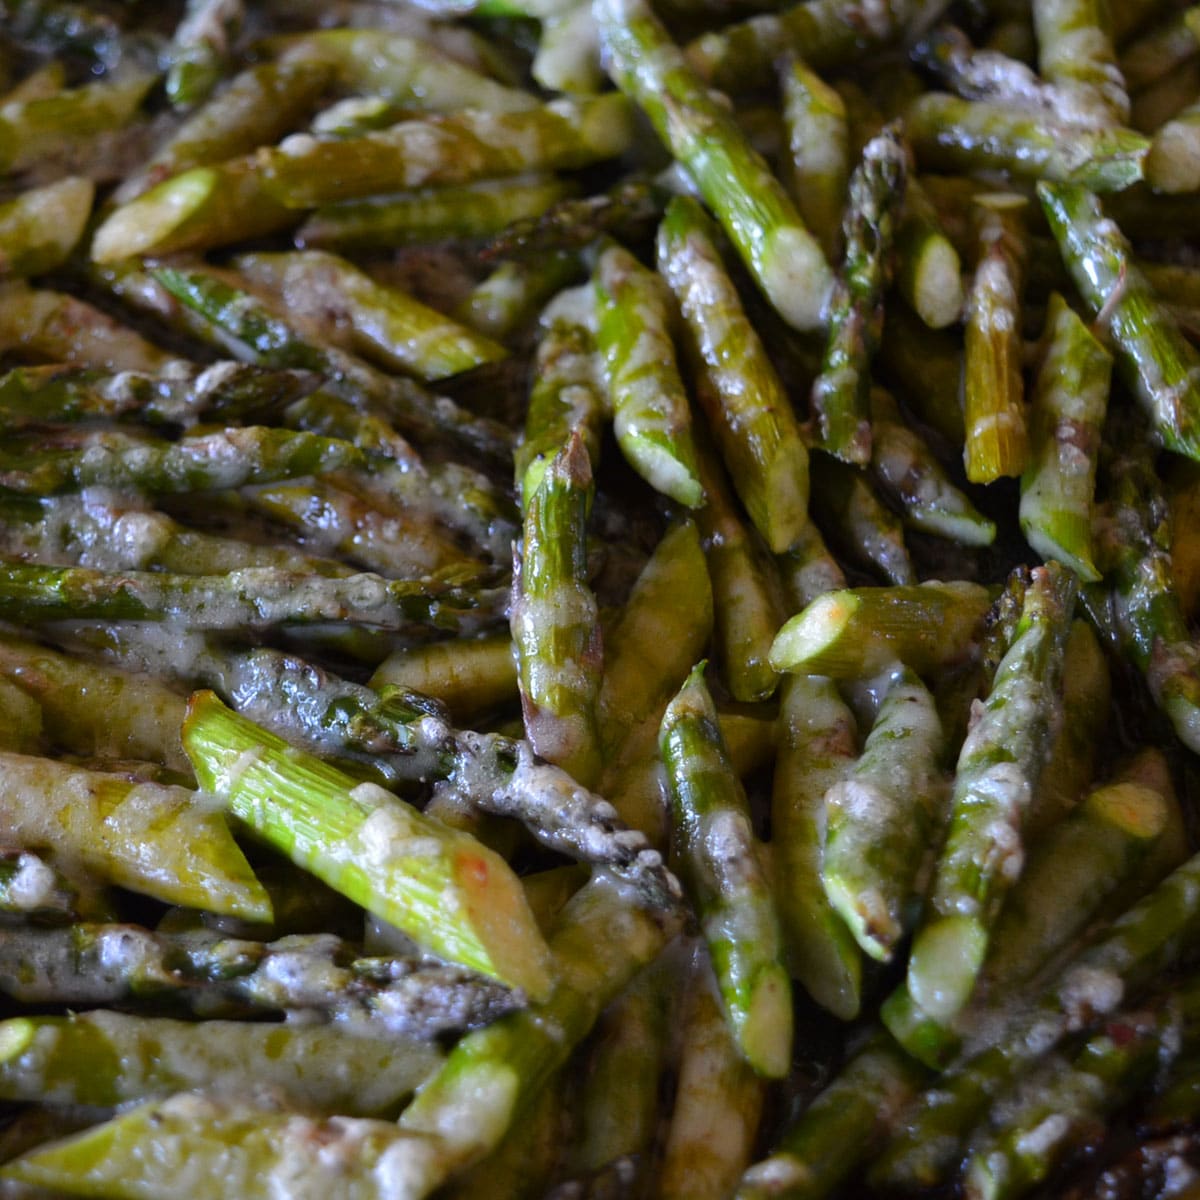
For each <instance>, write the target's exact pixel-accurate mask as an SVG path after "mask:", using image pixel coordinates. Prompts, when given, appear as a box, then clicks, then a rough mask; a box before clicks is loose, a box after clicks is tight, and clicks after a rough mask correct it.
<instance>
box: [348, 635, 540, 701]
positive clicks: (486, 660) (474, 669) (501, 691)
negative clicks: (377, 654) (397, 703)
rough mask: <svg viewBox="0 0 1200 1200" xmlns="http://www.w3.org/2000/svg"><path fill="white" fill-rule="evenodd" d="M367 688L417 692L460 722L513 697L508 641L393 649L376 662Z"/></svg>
mask: <svg viewBox="0 0 1200 1200" xmlns="http://www.w3.org/2000/svg"><path fill="white" fill-rule="evenodd" d="M370 685H371V687H372V688H374V689H375V691H377V692H381V691H382V690H383V689H384V688H385V687H388V686H391V687H394V688H407V689H409V690H410V691H414V692H420V693H422V694H423V695H425V696H429V697H430V698H432V699H434V700H438V701H440V702H441V703H442V704H444V705H445V706H446V708H447V709H449V710H450V713H451V715H452V716H453V717H455V718H456V719H457V720H459V721H465V720H466V719H467V718H469V717H472V716H477V715H479V714H480V713H485V712H487V711H488V710H489V709H494V708H497V707H499V706H500V705H502V704H505V703H507V702H508V701H509V700H515V699H516V698H517V695H518V691H517V668H516V663H514V662H513V654H512V638H511V637H510V636H509V634H508V633H507V632H506V633H500V634H492V635H489V636H487V637H482V638H471V639H466V638H457V639H452V640H450V641H446V642H430V643H429V644H428V645H423V646H412V647H407V648H405V649H403V650H397V651H396V652H395V653H394V654H392V655H391V656H390V657H389V658H388V659H386V660H385V661H384V662H382V663H380V664H379V667H378V669H377V670H376V671H375V674H374V675H372V676H371V679H370Z"/></svg>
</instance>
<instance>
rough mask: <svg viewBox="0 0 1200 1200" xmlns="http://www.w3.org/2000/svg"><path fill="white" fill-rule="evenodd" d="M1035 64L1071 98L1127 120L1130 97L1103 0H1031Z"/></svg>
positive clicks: (1110, 118) (1121, 119)
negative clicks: (1034, 37) (1114, 46)
mask: <svg viewBox="0 0 1200 1200" xmlns="http://www.w3.org/2000/svg"><path fill="white" fill-rule="evenodd" d="M1033 26H1034V30H1035V32H1036V33H1037V41H1038V67H1039V68H1040V70H1041V72H1042V74H1043V75H1044V76H1045V78H1046V79H1047V80H1048V81H1049V82H1050V83H1051V84H1052V85H1053V86H1055V87H1057V88H1058V89H1059V90H1060V91H1062V92H1065V93H1066V95H1067V96H1068V98H1069V99H1070V100H1071V101H1072V102H1074V103H1084V104H1089V105H1095V106H1096V107H1097V108H1098V109H1100V110H1101V111H1102V112H1106V113H1107V114H1108V117H1109V120H1111V121H1118V122H1120V121H1128V120H1129V96H1128V94H1127V92H1126V91H1125V81H1124V80H1123V79H1122V78H1121V70H1120V68H1119V67H1118V65H1117V55H1116V51H1115V50H1114V49H1113V42H1112V30H1111V22H1110V20H1109V16H1108V5H1107V4H1104V3H1103V2H1102V0H1034V4H1033Z"/></svg>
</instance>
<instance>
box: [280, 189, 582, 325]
mask: <svg viewBox="0 0 1200 1200" xmlns="http://www.w3.org/2000/svg"><path fill="white" fill-rule="evenodd" d="M573 195H574V189H573V188H572V186H571V184H570V183H569V182H568V181H567V180H564V179H558V178H556V177H554V176H550V175H516V176H513V177H512V178H504V179H485V180H483V181H482V182H480V183H469V184H463V185H461V186H459V187H435V188H420V189H418V190H416V191H412V192H407V193H404V194H402V195H399V196H389V197H386V198H382V199H378V200H357V201H355V200H352V201H349V202H348V203H345V204H331V205H328V206H326V207H324V208H318V209H317V211H316V212H314V213H313V214H312V216H311V217H309V218H308V220H307V221H305V222H304V224H303V225H301V226H300V228H299V229H298V230H297V231H296V235H295V241H296V244H297V245H298V246H318V247H330V248H334V249H338V250H372V249H379V248H381V247H388V246H406V245H409V244H411V243H420V242H440V241H448V240H461V239H475V238H489V237H490V238H492V239H493V241H492V244H493V245H495V241H496V239H497V238H499V239H501V240H503V239H504V238H506V237H509V236H511V231H512V229H513V227H514V225H517V226H523V225H524V224H525V223H526V222H531V223H533V224H534V225H537V223H538V222H539V221H540V220H541V219H542V218H544V217H549V216H551V214H553V213H554V212H555V211H556V209H558V208H562V207H565V205H566V204H570V203H571V201H570V200H569V199H568V198H569V197H571V196H573ZM460 319H461V318H460ZM480 332H485V331H482V330H481V331H480Z"/></svg>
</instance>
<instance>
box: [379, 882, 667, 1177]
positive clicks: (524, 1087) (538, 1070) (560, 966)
mask: <svg viewBox="0 0 1200 1200" xmlns="http://www.w3.org/2000/svg"><path fill="white" fill-rule="evenodd" d="M677 929H678V916H677V914H674V913H670V912H666V913H664V912H663V911H662V910H657V911H647V910H646V909H643V908H640V907H636V906H635V905H633V904H631V903H630V899H629V896H628V893H627V892H625V891H624V890H623V889H622V887H621V886H620V885H617V884H614V882H613V881H612V880H611V879H609V878H607V877H606V876H605V875H604V873H603V872H600V873H597V874H595V875H593V878H592V880H591V882H590V883H589V884H588V885H587V886H586V887H584V888H582V889H581V890H580V891H579V892H577V893H576V894H575V896H574V897H572V899H571V900H570V902H569V903H568V904H567V907H566V908H565V909H564V910H563V913H562V916H561V917H560V919H559V922H558V925H557V927H556V928H555V931H554V933H553V935H552V936H551V939H550V946H551V949H552V950H553V953H554V961H555V965H556V968H557V982H556V984H555V985H554V987H553V990H552V991H551V992H550V994H549V996H548V998H547V999H546V1001H545V1002H544V1003H542V1004H540V1005H534V1006H533V1007H531V1008H529V1009H526V1010H523V1011H521V1012H516V1013H512V1014H510V1015H509V1016H507V1017H503V1018H501V1019H500V1020H499V1021H496V1022H495V1023H494V1024H492V1025H489V1026H488V1027H487V1028H486V1029H482V1030H478V1031H476V1032H474V1033H470V1034H468V1035H467V1036H466V1037H464V1038H463V1039H462V1040H461V1041H460V1042H459V1043H458V1044H457V1045H456V1046H455V1048H454V1050H453V1051H451V1053H450V1055H449V1056H448V1058H447V1059H446V1063H445V1065H444V1066H443V1067H442V1068H441V1069H440V1070H439V1071H438V1072H437V1073H436V1074H435V1075H434V1076H433V1077H432V1078H431V1079H429V1080H428V1081H427V1082H426V1083H425V1084H424V1085H423V1086H422V1087H421V1088H420V1089H419V1091H418V1092H417V1097H416V1099H415V1100H414V1101H413V1103H412V1104H411V1105H409V1107H408V1108H407V1109H406V1110H405V1111H404V1113H403V1114H402V1116H401V1118H400V1127H401V1129H402V1130H405V1131H407V1132H411V1133H419V1134H424V1135H426V1136H430V1137H437V1138H440V1139H441V1141H440V1146H441V1148H442V1155H441V1158H440V1161H439V1169H440V1171H441V1172H442V1174H441V1177H440V1179H444V1178H445V1177H446V1176H448V1175H449V1174H450V1173H451V1172H453V1171H454V1170H456V1169H459V1168H460V1167H462V1166H465V1165H468V1164H470V1163H472V1162H475V1161H478V1160H479V1159H480V1158H482V1157H483V1156H484V1155H485V1154H487V1153H488V1152H489V1151H491V1150H492V1149H493V1148H494V1147H495V1146H496V1145H497V1144H498V1143H499V1141H500V1139H501V1138H502V1137H503V1135H504V1133H505V1131H506V1130H507V1129H509V1128H510V1127H511V1125H512V1123H513V1122H514V1120H516V1119H517V1118H519V1117H520V1115H521V1113H522V1110H523V1109H525V1108H526V1106H527V1105H528V1103H529V1102H530V1101H531V1100H532V1099H533V1097H534V1096H536V1095H537V1093H538V1091H539V1090H540V1089H541V1088H542V1087H543V1086H544V1085H545V1082H546V1080H547V1079H549V1078H550V1077H551V1076H552V1075H553V1073H554V1072H555V1071H556V1070H557V1069H558V1068H559V1067H560V1066H561V1065H562V1064H563V1063H564V1062H565V1061H566V1060H567V1057H568V1055H569V1054H570V1053H571V1051H572V1049H573V1048H574V1047H575V1046H576V1045H578V1043H579V1042H580V1041H581V1040H582V1039H583V1038H584V1037H585V1036H586V1034H587V1033H588V1031H589V1030H590V1029H591V1028H592V1026H593V1025H594V1024H595V1021H596V1018H597V1017H598V1016H599V1014H600V1011H601V1010H602V1009H603V1008H604V1006H605V1004H606V1003H608V1002H609V1001H610V1000H611V999H612V998H613V997H614V996H616V995H617V994H618V993H619V992H620V991H621V990H622V989H623V988H624V986H625V985H626V983H628V981H629V980H630V979H631V978H633V976H634V975H635V974H636V972H637V971H638V970H639V969H640V968H641V967H643V966H645V965H646V964H647V963H649V962H651V961H652V960H653V959H654V958H655V957H656V956H657V955H658V953H659V952H660V951H661V949H662V947H663V946H664V945H665V944H666V942H667V941H668V940H669V939H670V937H671V936H672V935H673V934H674V933H675V932H676V931H677ZM440 1179H439V1182H440Z"/></svg>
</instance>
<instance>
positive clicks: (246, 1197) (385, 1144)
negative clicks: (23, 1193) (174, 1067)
mask: <svg viewBox="0 0 1200 1200" xmlns="http://www.w3.org/2000/svg"><path fill="white" fill-rule="evenodd" d="M148 1147H153V1150H154V1152H153V1153H152V1154H147V1153H146V1150H147V1148H148ZM443 1157H444V1152H443V1150H442V1148H441V1146H440V1145H439V1143H438V1142H437V1141H436V1139H434V1138H430V1137H425V1136H421V1135H416V1136H414V1135H413V1134H411V1133H408V1132H407V1131H405V1130H403V1129H398V1128H397V1127H396V1126H395V1124H393V1123H392V1122H390V1121H379V1120H368V1119H364V1118H351V1117H330V1118H317V1117H308V1116H300V1115H298V1114H296V1113H293V1112H288V1111H286V1110H283V1111H280V1110H279V1109H277V1108H276V1109H271V1108H265V1107H255V1106H254V1105H252V1104H247V1103H246V1102H244V1101H240V1100H224V1099H220V1098H207V1097H201V1096H197V1095H192V1094H190V1093H186V1092H185V1093H181V1094H179V1095H177V1096H172V1097H171V1098H170V1099H167V1100H152V1101H149V1102H148V1103H146V1104H141V1105H138V1106H137V1107H135V1108H132V1109H129V1110H128V1111H126V1112H123V1113H121V1114H120V1115H119V1116H117V1117H114V1118H113V1119H112V1120H110V1121H107V1122H105V1123H104V1124H102V1125H98V1126H96V1127H95V1128H94V1129H91V1130H88V1131H87V1132H85V1133H82V1134H80V1135H78V1136H76V1137H74V1138H71V1139H69V1140H68V1141H65V1142H57V1143H53V1144H52V1145H51V1146H50V1147H48V1148H46V1149H38V1150H35V1151H33V1152H32V1153H31V1154H28V1155H25V1156H24V1157H23V1158H20V1159H18V1160H17V1161H15V1162H13V1163H9V1164H8V1165H7V1166H5V1167H4V1168H3V1169H2V1171H3V1175H4V1176H5V1177H6V1178H7V1179H9V1180H13V1181H16V1182H17V1183H18V1184H20V1183H25V1184H32V1185H35V1186H41V1187H49V1188H63V1187H66V1188H71V1189H73V1190H75V1192H76V1193H78V1192H79V1191H80V1190H85V1191H90V1192H92V1193H93V1194H95V1193H99V1194H102V1195H106V1196H111V1197H114V1200H138V1198H139V1197H144V1196H149V1195H153V1196H159V1197H179V1198H180V1200H182V1197H184V1196H187V1197H189V1198H190V1200H221V1197H223V1196H227V1195H230V1194H236V1195H238V1196H241V1197H243V1200H270V1198H271V1197H272V1196H275V1195H278V1192H279V1189H280V1188H281V1187H294V1181H295V1180H296V1179H298V1178H303V1179H304V1180H305V1181H306V1186H312V1187H315V1188H317V1189H319V1190H320V1191H321V1192H322V1193H323V1194H326V1195H335V1194H340V1195H341V1196H344V1197H345V1198H346V1200H381V1197H382V1196H383V1195H385V1194H389V1193H390V1195H389V1200H419V1198H420V1197H421V1196H425V1195H428V1194H429V1192H430V1191H432V1190H433V1189H434V1187H436V1186H437V1183H438V1182H439V1181H440V1180H441V1179H442V1178H443V1177H444V1175H443V1172H442V1171H441V1170H440V1163H441V1160H442V1158H443ZM397 1172H399V1173H400V1175H399V1178H400V1180H401V1182H400V1184H399V1185H396V1184H394V1183H389V1180H395V1179H396V1178H397ZM385 1188H386V1189H387V1191H386V1192H385V1191H384V1189H385Z"/></svg>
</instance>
